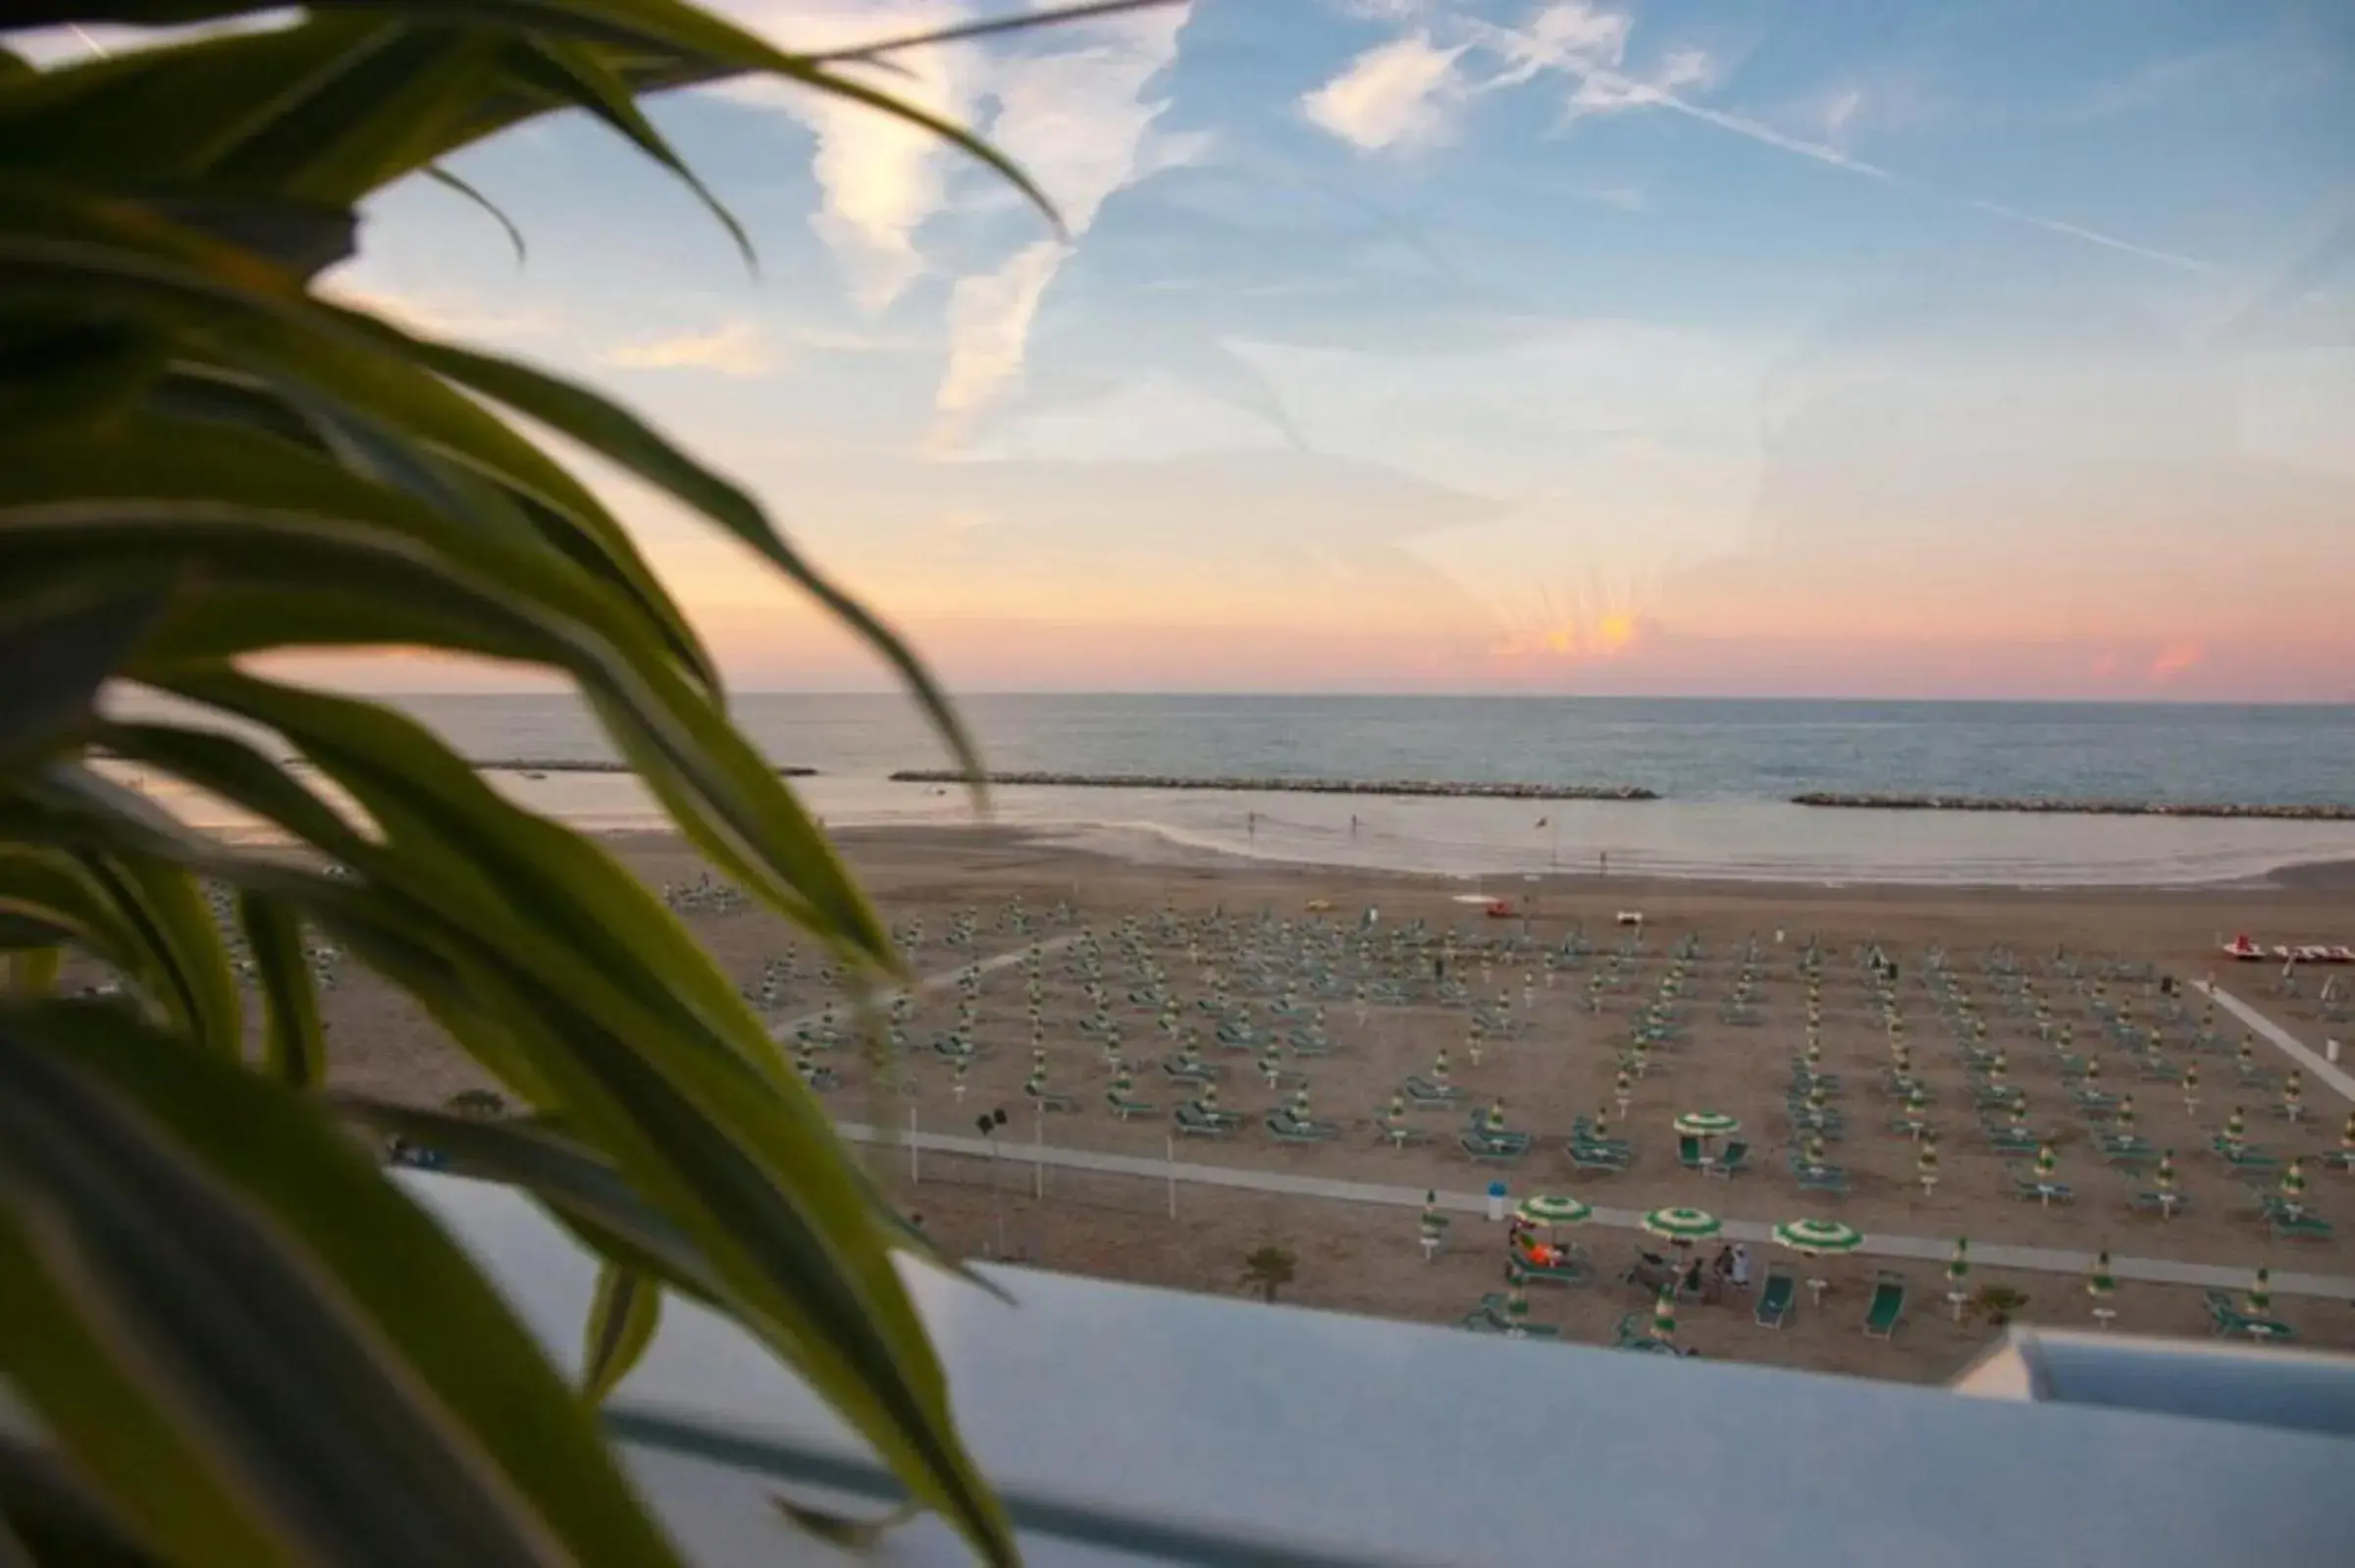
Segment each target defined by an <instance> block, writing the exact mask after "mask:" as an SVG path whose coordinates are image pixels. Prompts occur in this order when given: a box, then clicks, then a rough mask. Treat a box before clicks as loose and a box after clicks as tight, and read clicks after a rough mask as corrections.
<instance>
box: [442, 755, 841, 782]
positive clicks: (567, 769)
mask: <svg viewBox="0 0 2355 1568" xmlns="http://www.w3.org/2000/svg"><path fill="white" fill-rule="evenodd" d="M471 760H472V761H473V763H474V765H475V766H476V767H487V768H490V769H491V770H492V771H494V772H497V773H635V772H636V771H638V770H637V769H636V768H634V767H632V766H630V764H629V763H627V762H621V761H612V760H607V759H604V758H578V757H575V758H549V759H547V760H542V759H540V758H531V757H477V758H471ZM777 776H778V777H779V778H815V777H816V776H817V769H816V768H814V767H780V768H778V769H777Z"/></svg>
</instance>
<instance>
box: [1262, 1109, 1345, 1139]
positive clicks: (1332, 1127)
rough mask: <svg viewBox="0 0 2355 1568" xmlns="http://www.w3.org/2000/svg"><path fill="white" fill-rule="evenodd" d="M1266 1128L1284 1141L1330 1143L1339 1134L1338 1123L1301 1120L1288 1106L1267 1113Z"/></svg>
mask: <svg viewBox="0 0 2355 1568" xmlns="http://www.w3.org/2000/svg"><path fill="white" fill-rule="evenodd" d="M1268 1130H1269V1131H1270V1132H1273V1133H1275V1134H1276V1136H1277V1137H1278V1138H1279V1139H1280V1140H1281V1141H1282V1142H1285V1143H1331V1142H1332V1141H1333V1140H1334V1139H1335V1138H1337V1137H1339V1136H1340V1135H1341V1127H1340V1124H1339V1123H1337V1122H1319V1121H1316V1120H1314V1119H1310V1120H1307V1121H1303V1120H1302V1119H1301V1118H1299V1117H1296V1116H1294V1115H1292V1112H1291V1108H1290V1107H1288V1106H1286V1107H1285V1108H1283V1109H1282V1110H1280V1111H1274V1112H1271V1113H1270V1114H1269V1116H1268Z"/></svg>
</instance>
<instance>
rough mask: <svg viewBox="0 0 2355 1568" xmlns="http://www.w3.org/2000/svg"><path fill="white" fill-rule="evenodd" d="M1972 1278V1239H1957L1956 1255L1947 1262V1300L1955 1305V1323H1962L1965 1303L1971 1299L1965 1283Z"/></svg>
mask: <svg viewBox="0 0 2355 1568" xmlns="http://www.w3.org/2000/svg"><path fill="white" fill-rule="evenodd" d="M1969 1278H1970V1238H1969V1237H1967V1236H1957V1237H1955V1251H1954V1255H1953V1256H1952V1257H1950V1258H1948V1259H1947V1260H1946V1299H1947V1300H1948V1301H1949V1302H1950V1303H1952V1304H1953V1306H1954V1309H1955V1321H1956V1322H1957V1323H1961V1322H1962V1306H1963V1303H1964V1302H1966V1301H1968V1300H1969V1299H1970V1288H1969V1286H1968V1285H1967V1284H1966V1283H1965V1282H1964V1281H1967V1280H1969Z"/></svg>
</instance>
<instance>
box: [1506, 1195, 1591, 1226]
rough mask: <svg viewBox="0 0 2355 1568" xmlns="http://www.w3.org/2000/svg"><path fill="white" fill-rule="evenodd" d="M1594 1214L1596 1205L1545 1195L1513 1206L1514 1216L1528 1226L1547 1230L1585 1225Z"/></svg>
mask: <svg viewBox="0 0 2355 1568" xmlns="http://www.w3.org/2000/svg"><path fill="white" fill-rule="evenodd" d="M1594 1213H1595V1208H1594V1205H1592V1204H1589V1203H1583V1202H1581V1201H1580V1200H1578V1199H1577V1198H1572V1197H1560V1196H1548V1195H1546V1194H1544V1193H1541V1194H1539V1195H1537V1196H1536V1197H1529V1198H1523V1199H1522V1200H1521V1201H1520V1202H1519V1203H1517V1204H1515V1205H1514V1206H1513V1214H1514V1215H1515V1217H1517V1218H1518V1219H1520V1220H1522V1221H1524V1222H1525V1223H1527V1224H1530V1225H1542V1226H1544V1227H1546V1228H1552V1227H1554V1226H1561V1225H1580V1224H1583V1223H1585V1222H1586V1220H1587V1219H1588V1218H1589V1217H1590V1216H1592V1215H1593V1214H1594Z"/></svg>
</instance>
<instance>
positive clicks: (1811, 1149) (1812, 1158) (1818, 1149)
mask: <svg viewBox="0 0 2355 1568" xmlns="http://www.w3.org/2000/svg"><path fill="white" fill-rule="evenodd" d="M1823 1147H1824V1145H1823V1134H1822V1133H1820V1132H1814V1133H1809V1134H1808V1135H1807V1144H1806V1153H1807V1164H1808V1165H1810V1166H1820V1165H1822V1164H1823Z"/></svg>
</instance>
